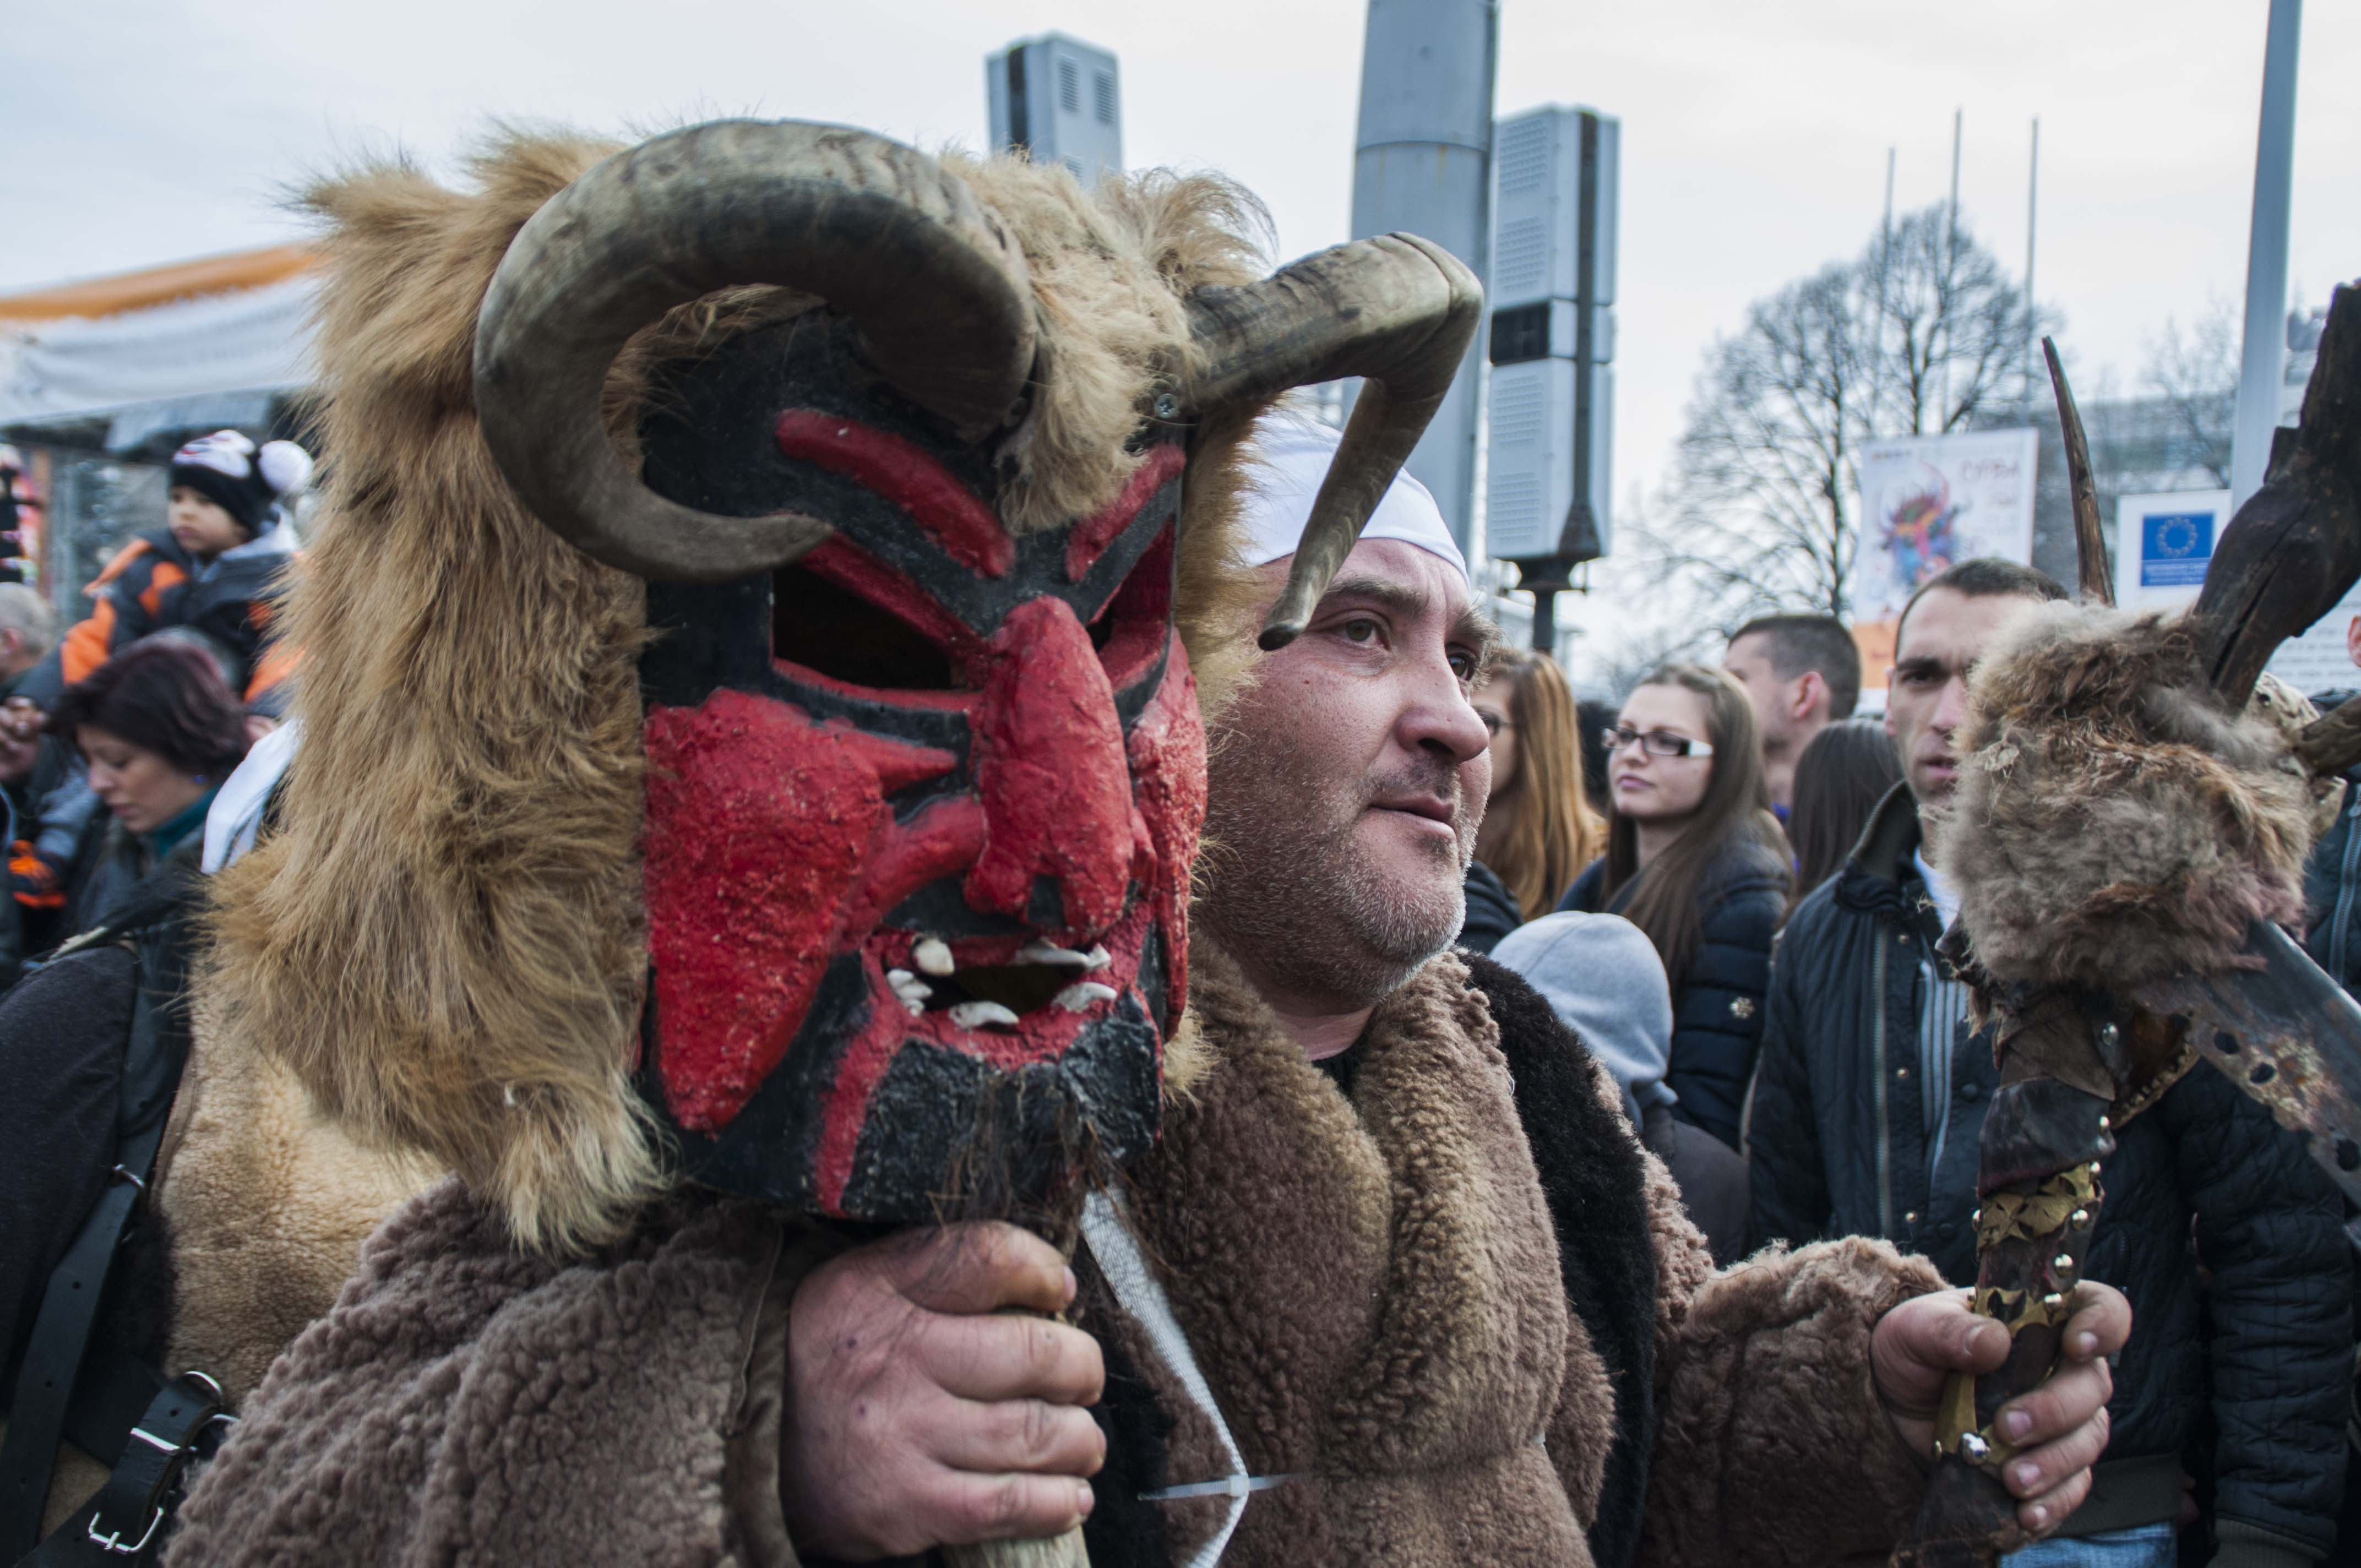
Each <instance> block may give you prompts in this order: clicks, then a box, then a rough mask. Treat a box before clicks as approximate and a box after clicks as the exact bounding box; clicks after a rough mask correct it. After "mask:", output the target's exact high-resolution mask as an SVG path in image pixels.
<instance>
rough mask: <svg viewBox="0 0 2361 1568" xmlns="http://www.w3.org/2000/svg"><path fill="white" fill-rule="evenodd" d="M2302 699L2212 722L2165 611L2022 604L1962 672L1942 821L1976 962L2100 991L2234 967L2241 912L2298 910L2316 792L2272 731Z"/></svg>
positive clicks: (2018, 976) (2274, 694)
mask: <svg viewBox="0 0 2361 1568" xmlns="http://www.w3.org/2000/svg"><path fill="white" fill-rule="evenodd" d="M2298 705H2300V706H2298ZM2309 707H2310V705H2309V704H2307V703H2303V702H2302V699H2301V698H2300V697H2294V696H2293V694H2291V693H2290V692H2288V691H2287V690H2286V689H2285V688H2284V687H2279V688H2278V689H2277V690H2274V691H2271V692H2268V693H2262V692H2258V694H2257V700H2256V703H2255V704H2254V705H2252V706H2250V707H2249V708H2248V710H2247V711H2246V712H2245V713H2243V714H2239V715H2235V716H2233V715H2229V714H2225V713H2224V712H2223V711H2222V709H2221V707H2219V705H2218V704H2217V703H2216V702H2215V700H2214V699H2213V696H2212V694H2211V693H2210V691H2209V690H2208V689H2207V687H2206V685H2205V684H2204V681H2203V679H2202V675H2201V674H2199V667H2198V663H2197V657H2196V643H2195V641H2194V639H2193V638H2192V637H2191V634H2190V632H2189V630H2188V629H2187V626H2186V624H2185V622H2184V621H2183V620H2181V619H2180V617H2179V616H2177V615H2175V616H2167V615H2159V614H2155V613H2150V614H2144V615H2142V614H2131V613H2125V612H2119V611H2114V610H2102V609H2086V608H2083V607H2081V606H2077V605H2071V604H2052V605H2044V606H2042V607H2040V609H2037V610H2035V611H2033V612H2031V613H2029V614H2028V615H2027V616H2026V619H2025V620H2022V621H2020V622H2019V623H2017V624H2016V625H2015V626H2014V627H2013V628H2011V629H2010V630H2009V631H2008V632H2006V633H2005V634H2004V636H2003V637H2002V638H2001V640H2000V641H1999V642H1998V643H1997V645H1995V646H1994V647H1993V649H1991V650H1990V651H1989V652H1987V653H1986V654H1985V655H1984V657H1983V659H1982V661H1981V662H1980V663H1978V664H1977V666H1976V673H1975V675H1974V677H1973V679H1972V682H1971V687H1970V692H1969V713H1968V718H1967V721H1966V722H1965V724H1964V725H1963V726H1962V727H1961V729H1960V737H1959V751H1960V755H1961V756H1962V757H1963V758H1964V759H1965V761H1964V762H1962V764H1961V766H1960V779H1959V786H1958V792H1957V794H1956V795H1955V797H1954V800H1953V804H1952V806H1951V808H1950V810H1949V812H1948V813H1946V814H1945V815H1944V816H1943V817H1941V818H1940V819H1939V820H1938V832H1937V838H1936V842H1937V865H1938V870H1939V871H1940V872H1941V873H1942V874H1943V875H1944V876H1945V877H1946V878H1948V879H1949V881H1950V882H1951V883H1952V884H1953V885H1954V886H1955V887H1956V888H1957V889H1958V890H1959V893H1960V923H1961V924H1962V925H1963V926H1964V927H1966V928H1967V933H1968V937H1969V939H1970V943H1971V948H1972V949H1973V952H1974V956H1975V959H1976V961H1977V962H1978V963H1979V964H1980V965H1981V966H1982V968H1983V970H1985V971H1986V972H1987V973H1989V974H1990V975H1991V976H1992V977H1993V979H1994V980H1996V981H2004V982H2006V981H2030V982H2035V983H2047V984H2077V985H2086V986H2093V987H2102V988H2122V987H2128V986H2133V985H2137V984H2141V983H2143V982H2145V981H2152V980H2159V979H2162V978H2164V977H2166V976H2169V975H2174V974H2185V973H2200V974H2208V973H2210V974H2219V973H2222V972H2224V971H2226V970H2231V969H2235V968H2239V967H2244V966H2243V960H2242V959H2241V958H2240V956H2239V955H2240V950H2241V949H2242V948H2244V947H2245V945H2246V934H2247V931H2248V929H2249V927H2251V926H2252V925H2253V923H2254V922H2255V921H2257V920H2272V921H2279V922H2289V921H2293V920H2296V919H2298V918H2300V917H2301V915H2302V913H2303V863H2304V858H2305V856H2306V855H2307V854H2308V853H2309V852H2310V850H2311V848H2312V839H2313V836H2314V833H2315V831H2316V828H2317V825H2318V816H2317V813H2318V800H2317V799H2316V797H2315V795H2314V791H2313V786H2312V781H2311V779H2310V777H2309V776H2308V775H2307V774H2306V773H2304V771H2303V769H2302V767H2301V765H2300V764H2299V763H2297V762H2296V761H2295V760H2294V757H2293V755H2292V754H2291V752H2290V749H2289V729H2288V728H2287V727H2288V725H2289V724H2290V723H2291V722H2300V720H2301V713H2302V711H2303V710H2305V709H2308V708H2309ZM2332 809H2333V807H2332Z"/></svg>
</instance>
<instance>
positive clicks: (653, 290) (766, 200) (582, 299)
mask: <svg viewBox="0 0 2361 1568" xmlns="http://www.w3.org/2000/svg"><path fill="white" fill-rule="evenodd" d="M749 283H769V284H776V285H779V286H781V287H784V288H788V289H794V290H797V291H802V292H804V293H808V294H814V295H817V296H818V297H819V298H821V299H823V300H826V301H827V302H829V304H831V305H833V306H834V307H836V308H837V309H838V310H840V311H841V312H843V313H845V314H846V315H847V316H849V317H851V319H852V320H853V322H854V323H856V324H857V325H858V326H859V328H860V331H861V336H862V345H863V347H864V348H865V349H866V351H867V353H868V355H869V357H870V359H871V361H872V362H873V364H875V366H876V367H877V368H878V369H879V370H880V371H881V372H882V373H883V374H884V377H885V378H886V379H888V380H889V381H891V382H892V383H893V384H894V385H895V388H897V389H899V390H900V391H901V392H902V393H903V394H904V395H905V396H906V397H908V398H909V399H911V400H913V401H915V402H917V403H918V404H919V405H920V406H922V407H924V408H927V409H928V410H930V411H933V412H935V413H937V414H939V415H940V416H942V417H943V418H944V419H945V420H948V421H949V422H950V423H951V424H952V425H954V426H956V427H957V428H958V429H959V430H960V431H961V433H962V435H964V436H966V437H968V438H969V439H975V438H978V437H980V436H982V435H984V434H988V433H991V432H992V431H994V430H996V429H998V428H1000V427H1001V426H1002V425H1003V424H1005V423H1006V422H1007V421H1008V420H1009V418H1010V416H1011V413H1012V411H1013V410H1014V409H1015V408H1016V404H1017V402H1018V400H1019V399H1020V398H1021V397H1022V396H1023V394H1024V391H1025V387H1026V382H1027V378H1029V377H1030V376H1031V374H1032V371H1033V360H1034V348H1035V342H1034V333H1035V325H1034V306H1033V293H1032V289H1031V286H1030V284H1029V282H1028V280H1027V272H1026V268H1025V260H1024V257H1023V255H1022V253H1021V252H1020V251H1019V250H1018V249H1017V247H1016V243H1015V242H1014V241H1013V240H1012V239H1010V238H1009V236H1006V235H1005V234H1004V233H1003V232H1002V231H1001V228H1000V225H998V223H997V222H996V221H995V220H994V218H993V217H992V216H991V215H990V214H987V213H986V212H985V211H984V209H983V207H982V206H981V205H980V204H979V203H977V201H976V199H975V197H974V195H973V194H972V192H970V191H969V190H968V188H967V186H966V185H965V184H964V183H963V182H962V181H960V180H959V179H958V178H956V177H955V176H953V175H951V174H950V173H948V172H946V171H945V170H943V169H942V167H941V166H940V165H939V164H938V163H937V162H936V161H935V160H934V159H931V158H928V156H927V155H926V154H924V153H921V152H917V151H914V150H912V149H911V148H906V147H903V146H901V145H899V144H898V143H895V142H891V141H887V140H885V139H884V137H875V136H872V135H870V134H868V133H867V132H865V131H856V130H850V129H847V128H845V127H842V126H822V125H810V124H804V123H799V122H796V121H763V120H719V121H715V122H713V123H711V124H709V125H701V126H690V127H688V128H687V129H685V130H679V131H674V132H671V133H670V134H668V135H665V136H661V137H655V138H654V139H653V140H652V141H648V142H645V143H642V145H641V146H639V147H636V148H631V149H630V150H628V151H625V152H620V153H618V154H616V155H615V156H614V157H612V158H610V159H607V160H606V161H605V162H603V163H601V164H599V165H598V166H597V167H596V168H594V169H591V170H588V172H587V173H585V174H584V175H582V177H581V178H580V179H578V180H577V181H574V183H573V184H571V185H568V186H567V187H566V189H565V190H563V191H561V192H558V193H557V194H556V195H555V196H554V197H552V198H551V199H550V200H549V201H548V202H547V203H544V205H543V206H542V208H541V210H540V211H539V212H537V213H535V214H533V217H532V218H531V220H529V221H528V222H527V223H526V224H525V225H524V227H523V228H522V230H520V231H519V232H518V234H517V236H516V239H515V241H514V242H513V243H512V244H511V245H510V247H509V250H508V255H507V256H506V257H505V258H502V260H501V262H500V270H499V271H498V272H497V273H496V274H495V275H494V277H493V279H492V286H491V289H490V291H489V292H488V293H487V294H486V295H485V296H484V305H483V312H482V314H481V316H480V318H479V319H478V323H477V327H476V407H477V413H478V418H479V420H480V421H481V422H482V425H483V432H484V440H485V442H486V444H488V445H489V446H490V448H491V451H492V455H493V457H494V459H495V460H496V461H497V462H498V463H499V464H500V471H501V473H502V474H503V475H504V476H506V477H507V479H508V481H509V483H510V485H511V487H513V488H515V490H516V492H517V494H518V495H519V496H521V497H522V499H523V500H524V502H525V504H526V505H527V506H528V507H530V508H531V509H532V510H533V512H534V514H535V515H536V516H538V517H539V518H540V519H541V521H543V522H544V523H545V524H546V525H547V526H548V527H549V528H550V529H551V530H553V531H554V532H556V533H558V534H560V535H562V536H563V537H564V538H565V539H566V540H567V541H568V542H569V543H573V544H574V545H576V546H577V547H578V548H579V549H581V550H582V551H584V552H585V553H587V554H590V555H592V556H595V557H596V558H598V560H601V561H604V562H606V563H607V564H608V565H612V566H618V567H620V568H622V569H623V570H624V571H627V572H632V573H636V574H638V575H639V576H646V577H654V578H663V579H675V580H683V581H688V582H722V581H727V580H729V579H730V578H733V577H743V576H751V575H752V574H754V573H756V572H761V571H767V570H769V569H771V568H773V567H775V566H778V565H784V564H785V563H786V562H789V561H792V560H794V559H796V557H797V556H799V555H801V554H804V553H805V552H806V551H807V550H810V549H811V548H812V547H813V546H815V545H817V544H818V543H820V542H821V541H822V540H824V539H826V538H827V537H828V535H829V526H828V524H827V523H826V522H825V521H821V520H820V519H818V518H813V517H807V516H804V515H802V514H799V513H794V512H785V513H779V514H776V515H774V516H770V517H761V518H736V517H720V516H716V515H715V514H713V513H710V512H704V511H699V510H696V509H694V508H692V507H685V506H681V505H679V504H677V503H675V502H673V501H668V500H665V499H664V498H662V497H660V496H658V495H656V494H654V493H653V491H651V490H649V489H648V488H646V487H645V486H644V485H642V483H641V482H640V480H639V478H638V477H637V476H636V475H634V474H633V473H631V471H630V470H629V469H628V468H626V466H624V463H623V460H622V457H621V455H620V453H619V452H618V451H617V450H616V447H615V444H614V443H613V441H612V440H610V439H609V436H608V433H607V425H606V422H605V420H604V419H603V418H602V416H601V413H600V402H601V399H602V397H603V394H604V391H605V388H606V379H607V372H608V369H609V367H610V366H612V365H613V363H614V361H615V356H616V355H617V354H618V353H620V351H621V349H622V347H623V345H624V343H625V342H626V341H627V340H628V339H629V338H630V337H631V334H633V333H635V332H637V331H639V330H640V329H641V328H642V327H643V326H646V325H647V324H648V323H651V322H653V321H655V320H656V319H657V318H659V317H660V316H662V315H663V314H664V313H665V312H667V311H669V310H671V309H672V308H673V307H675V306H676V305H680V304H685V303H686V302H689V301H691V300H695V299H697V298H699V297H701V296H703V295H706V294H709V293H712V292H713V291H716V290H719V289H725V288H729V287H731V286H733V285H738V284H749Z"/></svg>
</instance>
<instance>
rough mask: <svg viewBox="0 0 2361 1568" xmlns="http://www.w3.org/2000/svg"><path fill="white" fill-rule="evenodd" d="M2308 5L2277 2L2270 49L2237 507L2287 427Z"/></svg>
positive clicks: (2234, 452) (2249, 270)
mask: <svg viewBox="0 0 2361 1568" xmlns="http://www.w3.org/2000/svg"><path fill="white" fill-rule="evenodd" d="M2302 30H2303V0H2271V22H2270V34H2269V40H2268V43H2267V44H2266V45H2265V46H2264V49H2263V115H2262V125H2261V128H2260V129H2259V130H2258V131H2257V135H2256V137H2255V208H2254V220H2253V226H2252V227H2251V228H2250V229H2249V230H2248V231H2247V236H2246V353H2245V354H2244V356H2242V357H2241V359H2240V363H2239V368H2238V412H2237V418H2236V421H2235V423H2234V424H2233V425H2232V427H2231V428H2232V431H2233V432H2234V435H2233V438H2232V443H2231V447H2230V502H2231V505H2233V506H2234V507H2235V506H2243V505H2244V504H2246V498H2247V497H2248V496H2251V495H2253V494H2254V493H2255V492H2256V491H2257V490H2259V489H2261V488H2263V471H2264V469H2265V468H2266V467H2268V466H2269V464H2270V460H2271V432H2272V430H2274V429H2275V428H2277V426H2278V424H2279V379H2280V378H2281V377H2282V376H2283V375H2284V374H2285V373H2286V367H2287V358H2286V355H2287V269H2288V209H2289V207H2290V204H2291V197H2290V191H2289V185H2290V180H2291V177H2292V174H2293V170H2294V165H2295V74H2296V45H2297V40H2298V38H2299V36H2300V35H2301V32H2302Z"/></svg>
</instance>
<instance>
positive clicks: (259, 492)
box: [172, 430, 312, 533]
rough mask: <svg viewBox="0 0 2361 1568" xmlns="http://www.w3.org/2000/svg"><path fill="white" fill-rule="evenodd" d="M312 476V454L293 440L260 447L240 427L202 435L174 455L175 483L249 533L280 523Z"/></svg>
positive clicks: (173, 476)
mask: <svg viewBox="0 0 2361 1568" xmlns="http://www.w3.org/2000/svg"><path fill="white" fill-rule="evenodd" d="M311 477H312V455H311V454H310V453H308V452H306V451H304V450H303V449H302V447H300V446H298V445H296V444H294V443H293V442H291V441H269V442H265V443H263V444H262V445H261V446H259V447H258V446H256V445H255V444H254V443H253V442H251V441H249V440H247V438H246V437H245V436H243V435H240V434H239V433H237V432H236V431H234V430H217V431H215V432H214V433H212V434H211V435H201V436H199V437H197V439H196V440H194V441H192V442H190V443H189V444H187V445H186V446H183V447H181V449H180V450H179V451H178V452H175V453H174V454H172V483H173V484H174V485H175V486H181V485H186V486H187V487H188V488H191V489H192V490H195V491H196V492H197V493H198V494H200V495H202V496H203V497H204V498H205V499H207V500H209V501H212V502H213V503H214V505H215V506H218V507H220V508H221V509H222V510H224V511H225V512H227V513H229V515H230V516H231V517H232V518H235V519H236V521H237V524H238V526H239V527H241V528H243V529H245V530H246V531H247V532H248V533H260V532H264V530H265V529H267V528H268V527H269V525H270V523H271V522H272V521H274V514H275V513H276V512H277V510H278V508H279V503H280V501H282V500H284V499H286V498H287V497H289V496H291V495H292V494H294V493H295V492H296V491H297V490H300V489H302V488H303V487H304V485H305V484H307V483H309V482H310V480H311Z"/></svg>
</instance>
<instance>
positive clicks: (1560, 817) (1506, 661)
mask: <svg viewBox="0 0 2361 1568" xmlns="http://www.w3.org/2000/svg"><path fill="white" fill-rule="evenodd" d="M1491 679H1492V680H1494V681H1506V682H1507V683H1508V685H1509V722H1510V723H1511V724H1513V725H1515V726H1516V727H1517V779H1516V793H1515V794H1514V795H1510V797H1509V799H1508V800H1507V801H1506V802H1505V803H1504V804H1505V806H1506V808H1507V810H1508V812H1509V815H1510V820H1509V828H1508V831H1507V833H1506V834H1505V835H1504V836H1503V837H1502V839H1501V840H1500V844H1499V848H1498V849H1497V850H1494V851H1493V853H1492V854H1491V855H1490V856H1488V857H1486V858H1485V861H1484V863H1485V864H1486V865H1488V866H1489V867H1491V868H1492V869H1493V870H1494V871H1495V872H1499V875H1500V880H1501V881H1502V882H1503V883H1507V884H1508V888H1509V896H1510V897H1511V898H1514V899H1515V900H1516V901H1517V909H1518V912H1519V913H1520V914H1521V916H1523V917H1524V918H1525V919H1527V920H1538V919H1540V918H1541V917H1542V916H1544V915H1547V914H1548V913H1549V912H1550V911H1551V910H1553V909H1555V908H1556V907H1557V901H1558V900H1559V899H1561V898H1564V897H1565V890H1566V889H1567V888H1569V887H1571V886H1573V885H1574V879H1575V878H1576V877H1577V876H1580V875H1581V874H1582V869H1583V868H1584V867H1585V866H1587V865H1588V864H1590V862H1591V861H1595V860H1597V859H1598V854H1599V850H1600V849H1601V847H1602V846H1603V844H1604V842H1605V840H1606V837H1607V825H1606V824H1605V823H1603V822H1601V821H1599V819H1598V813H1597V812H1595V811H1593V810H1591V809H1590V803H1589V802H1588V801H1587V800H1586V799H1585V798H1584V797H1583V793H1582V743H1581V735H1580V733H1579V731H1578V729H1577V726H1578V724H1579V722H1580V721H1579V720H1578V719H1576V717H1575V709H1574V693H1573V691H1572V690H1571V689H1569V688H1568V687H1567V685H1566V684H1565V675H1564V674H1561V673H1560V672H1559V670H1558V667H1557V661H1556V660H1554V659H1551V658H1548V657H1545V656H1544V655H1543V654H1540V653H1535V652H1531V651H1529V650H1526V649H1521V648H1516V649H1510V650H1508V651H1507V652H1502V653H1499V654H1498V655H1496V656H1495V657H1494V660H1493V665H1492V676H1491Z"/></svg>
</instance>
